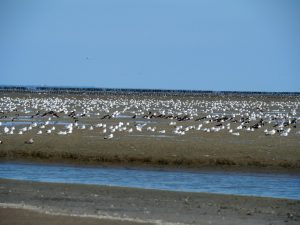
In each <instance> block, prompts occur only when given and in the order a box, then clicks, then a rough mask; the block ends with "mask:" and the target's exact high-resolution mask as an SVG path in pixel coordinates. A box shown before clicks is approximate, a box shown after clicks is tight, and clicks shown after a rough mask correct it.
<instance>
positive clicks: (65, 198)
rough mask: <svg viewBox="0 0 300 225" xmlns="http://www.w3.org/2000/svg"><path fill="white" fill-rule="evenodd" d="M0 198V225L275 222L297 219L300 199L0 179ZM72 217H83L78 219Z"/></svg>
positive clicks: (290, 221)
mask: <svg viewBox="0 0 300 225" xmlns="http://www.w3.org/2000/svg"><path fill="white" fill-rule="evenodd" d="M0 199H1V205H0V206H1V209H0V214H1V215H5V216H4V217H2V216H1V218H4V219H1V220H0V224H15V223H17V221H20V220H22V221H23V222H22V223H21V224H37V223H38V222H34V220H33V219H30V218H29V217H31V216H32V218H39V219H41V220H42V221H44V220H45V221H47V223H46V224H62V223H64V224H73V221H74V217H75V218H76V219H75V220H76V221H77V224H80V222H81V221H83V222H84V223H86V224H96V223H97V224H122V225H123V224H144V223H146V224H201V225H202V224H203V225H206V224H216V225H217V224H222V225H226V224H228V225H229V224H233V225H234V224H249V225H250V224H258V225H259V224H273V225H276V224H299V221H300V201H296V200H285V199H274V198H258V197H244V196H243V197H242V196H232V195H219V194H206V193H184V192H170V191H157V190H143V189H134V188H120V187H106V186H96V185H75V184H56V183H37V182H25V181H16V180H6V179H1V180H0ZM71 215H72V216H71ZM76 216H81V217H79V218H78V220H77V217H76ZM26 218H27V219H26ZM23 219H24V220H23ZM26 221H27V222H26ZM108 221H109V223H108ZM56 222H59V223H56ZM75 224H76V223H75Z"/></svg>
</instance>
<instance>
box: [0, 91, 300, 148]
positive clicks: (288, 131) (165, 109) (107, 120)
mask: <svg viewBox="0 0 300 225" xmlns="http://www.w3.org/2000/svg"><path fill="white" fill-rule="evenodd" d="M299 105H300V101H299V98H296V97H294V98H288V97H287V98H282V99H279V100H276V99H275V100H274V99H268V98H265V99H264V98H259V99H256V98H254V97H251V96H250V97H247V98H236V97H232V98H230V97H227V98H222V97H220V98H219V99H218V98H209V97H203V96H202V97H190V98H189V97H170V96H169V97H166V96H163V97H151V96H143V97H141V96H137V97H135V96H132V97H130V96H117V95H116V96H114V95H112V96H107V95H106V96H103V97H101V96H100V97H99V96H98V97H96V96H94V97H93V96H70V95H68V96H64V95H54V96H49V95H39V96H37V95H35V96H33V97H28V96H22V95H21V96H19V97H9V96H8V95H6V96H2V97H1V98H0V139H1V137H3V136H5V135H24V134H25V133H27V134H28V133H30V135H31V136H32V137H31V138H30V139H29V140H27V141H25V144H33V143H34V138H35V137H36V136H42V135H62V136H63V135H72V134H73V133H75V132H81V133H80V134H82V135H89V133H90V134H93V135H94V136H98V137H99V138H101V139H103V140H110V139H116V137H122V136H133V137H136V138H139V137H141V136H143V137H147V136H148V137H160V138H167V137H176V136H185V135H187V134H189V133H190V134H193V135H195V137H197V136H199V137H200V136H201V135H202V134H204V133H212V134H211V135H214V133H219V132H223V133H224V134H228V135H232V136H240V135H251V133H255V132H259V134H261V136H264V137H268V136H279V137H287V136H289V135H300V131H299V125H298V123H299V121H300V117H299V115H300V112H299ZM0 144H3V140H0Z"/></svg>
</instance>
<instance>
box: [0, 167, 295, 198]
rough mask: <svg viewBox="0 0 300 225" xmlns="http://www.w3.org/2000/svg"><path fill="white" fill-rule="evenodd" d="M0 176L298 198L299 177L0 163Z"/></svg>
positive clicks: (269, 174)
mask: <svg viewBox="0 0 300 225" xmlns="http://www.w3.org/2000/svg"><path fill="white" fill-rule="evenodd" d="M0 178H8V179H18V180H30V181H40V182H58V183H77V184H97V185H109V186H121V187H136V188H147V189H158V190H170V191H185V192H207V193H221V194H234V195H248V196H263V197H274V198H288V199H299V200H300V176H299V175H290V174H271V173H239V172H228V171H226V172H224V171H218V172H217V171H196V172H195V171H193V172H191V171H178V170H176V171H172V170H157V169H153V170H143V169H128V168H106V167H82V166H70V165H61V164H51V165H49V164H33V163H15V162H1V163H0Z"/></svg>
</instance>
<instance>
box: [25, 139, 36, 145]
mask: <svg viewBox="0 0 300 225" xmlns="http://www.w3.org/2000/svg"><path fill="white" fill-rule="evenodd" d="M24 143H25V144H33V143H34V141H33V139H32V138H30V139H29V140H28V141H25V142H24Z"/></svg>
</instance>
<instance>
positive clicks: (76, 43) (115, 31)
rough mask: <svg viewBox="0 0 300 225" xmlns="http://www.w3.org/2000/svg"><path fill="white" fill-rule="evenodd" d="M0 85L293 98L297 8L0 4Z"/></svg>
mask: <svg viewBox="0 0 300 225" xmlns="http://www.w3.org/2000/svg"><path fill="white" fill-rule="evenodd" d="M0 29H1V30H0V78H1V79H0V84H7V85H48V86H95V87H111V88H156V89H194V90H230V91H300V41H299V40H300V1H297V0H251V1H249V0H218V1H216V0H147V1H146V0H126V1H124V0H109V1H101V0H81V1H79V0H68V1H67V0H51V1H50V0H49V1H40V0H27V1H22V0H19V1H17V0H1V1H0Z"/></svg>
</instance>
